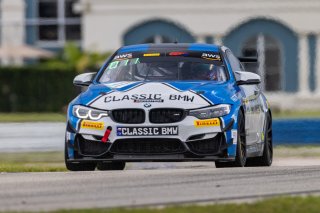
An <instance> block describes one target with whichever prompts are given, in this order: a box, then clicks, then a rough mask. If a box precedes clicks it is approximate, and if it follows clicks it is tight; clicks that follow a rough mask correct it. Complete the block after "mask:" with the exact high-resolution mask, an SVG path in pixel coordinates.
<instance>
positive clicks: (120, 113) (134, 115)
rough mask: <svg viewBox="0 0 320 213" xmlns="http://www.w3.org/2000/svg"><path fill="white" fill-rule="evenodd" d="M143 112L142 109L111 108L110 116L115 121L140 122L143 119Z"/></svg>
mask: <svg viewBox="0 0 320 213" xmlns="http://www.w3.org/2000/svg"><path fill="white" fill-rule="evenodd" d="M145 117H146V116H145V112H144V110H142V109H116V110H112V118H113V120H114V121H115V122H117V123H125V124H141V123H143V122H144V121H145Z"/></svg>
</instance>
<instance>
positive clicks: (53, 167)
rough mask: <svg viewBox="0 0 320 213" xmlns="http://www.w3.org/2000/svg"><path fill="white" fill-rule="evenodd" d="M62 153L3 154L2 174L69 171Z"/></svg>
mask: <svg viewBox="0 0 320 213" xmlns="http://www.w3.org/2000/svg"><path fill="white" fill-rule="evenodd" d="M63 159H64V158H63V153H62V152H26V153H1V154H0V172H59V171H67V169H66V167H65V165H64V161H63Z"/></svg>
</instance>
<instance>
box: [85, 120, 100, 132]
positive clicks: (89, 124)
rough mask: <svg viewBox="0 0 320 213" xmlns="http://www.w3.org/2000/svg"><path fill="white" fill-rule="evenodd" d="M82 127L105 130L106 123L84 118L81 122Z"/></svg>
mask: <svg viewBox="0 0 320 213" xmlns="http://www.w3.org/2000/svg"><path fill="white" fill-rule="evenodd" d="M81 128H84V129H95V130H103V129H104V123H103V122H96V121H88V120H83V121H82V122H81Z"/></svg>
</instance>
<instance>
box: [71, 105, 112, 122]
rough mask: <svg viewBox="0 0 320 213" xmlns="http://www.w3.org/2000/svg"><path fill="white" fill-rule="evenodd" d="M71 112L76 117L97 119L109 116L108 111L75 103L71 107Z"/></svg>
mask: <svg viewBox="0 0 320 213" xmlns="http://www.w3.org/2000/svg"><path fill="white" fill-rule="evenodd" d="M72 114H73V115H74V116H76V117H77V118H81V119H90V120H99V119H101V118H102V117H107V116H109V114H108V111H103V110H97V109H92V108H89V107H85V106H80V105H75V106H73V108H72Z"/></svg>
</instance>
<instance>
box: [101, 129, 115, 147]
mask: <svg viewBox="0 0 320 213" xmlns="http://www.w3.org/2000/svg"><path fill="white" fill-rule="evenodd" d="M111 131H112V127H111V126H108V127H107V130H106V132H105V133H104V135H103V137H102V139H101V142H102V143H107V142H108V138H109V135H110V133H111Z"/></svg>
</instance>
